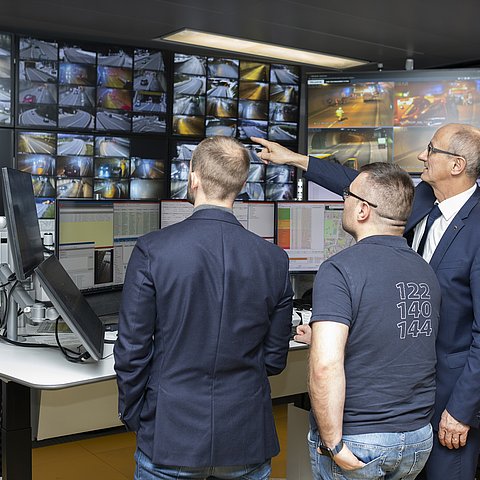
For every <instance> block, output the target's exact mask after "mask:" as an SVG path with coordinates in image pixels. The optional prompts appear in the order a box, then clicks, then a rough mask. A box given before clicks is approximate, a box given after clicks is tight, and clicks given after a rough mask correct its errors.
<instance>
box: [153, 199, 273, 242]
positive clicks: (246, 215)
mask: <svg viewBox="0 0 480 480" xmlns="http://www.w3.org/2000/svg"><path fill="white" fill-rule="evenodd" d="M192 213H193V205H192V204H191V203H189V202H187V201H186V200H162V202H161V213H160V228H165V227H168V226H170V225H173V224H175V223H178V222H181V221H183V220H185V219H187V218H188V217H189V216H190V215H191V214H192ZM233 214H234V215H235V217H236V218H237V220H238V221H239V222H240V223H241V224H242V225H243V226H244V227H245V228H246V229H247V230H250V231H251V232H253V233H255V234H257V235H258V236H260V237H262V238H264V239H265V240H268V241H269V242H274V240H275V204H274V202H251V201H249V202H235V203H234V204H233Z"/></svg>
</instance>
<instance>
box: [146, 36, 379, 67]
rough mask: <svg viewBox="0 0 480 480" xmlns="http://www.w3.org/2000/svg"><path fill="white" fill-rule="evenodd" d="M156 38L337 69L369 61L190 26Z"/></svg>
mask: <svg viewBox="0 0 480 480" xmlns="http://www.w3.org/2000/svg"><path fill="white" fill-rule="evenodd" d="M155 40H157V41H167V42H173V43H181V44H184V45H193V46H195V47H205V48H209V49H213V50H223V51H228V52H233V53H243V54H245V55H255V56H258V57H266V58H269V59H278V60H286V61H288V62H294V63H303V64H306V65H316V66H320V67H327V68H335V69H345V68H351V67H357V66H359V65H365V64H367V63H369V62H368V61H365V60H357V59H354V58H346V57H337V56H335V55H327V54H325V53H317V52H311V51H307V50H300V49H297V48H288V47H282V46H280V45H274V44H272V43H263V42H254V41H253V40H244V39H242V38H237V37H230V36H227V35H217V34H213V33H206V32H200V31H198V30H190V29H188V28H186V29H183V30H180V31H178V32H173V33H169V34H167V35H164V36H163V37H159V38H156V39H155Z"/></svg>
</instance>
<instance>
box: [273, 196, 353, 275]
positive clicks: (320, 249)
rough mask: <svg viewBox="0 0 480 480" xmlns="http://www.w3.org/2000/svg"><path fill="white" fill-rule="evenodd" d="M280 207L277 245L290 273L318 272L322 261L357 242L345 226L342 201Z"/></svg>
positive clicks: (283, 205) (278, 208)
mask: <svg viewBox="0 0 480 480" xmlns="http://www.w3.org/2000/svg"><path fill="white" fill-rule="evenodd" d="M276 208H277V245H279V246H280V247H282V248H283V249H284V250H285V251H286V252H287V254H288V257H289V259H290V271H291V272H316V271H317V270H318V267H319V266H320V264H321V263H322V262H323V261H324V260H326V259H327V258H329V257H331V256H332V255H334V254H335V253H337V252H339V251H340V250H343V249H344V248H346V247H349V246H350V245H352V244H353V243H354V240H353V237H352V236H351V235H350V234H348V233H347V232H345V231H344V230H343V228H342V213H343V203H342V202H305V203H301V202H295V203H289V202H282V203H278V204H277V205H276Z"/></svg>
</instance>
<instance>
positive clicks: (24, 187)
mask: <svg viewBox="0 0 480 480" xmlns="http://www.w3.org/2000/svg"><path fill="white" fill-rule="evenodd" d="M2 192H3V201H4V208H5V217H6V218H7V231H8V238H9V244H10V250H11V252H12V263H13V265H11V267H12V269H13V271H14V272H15V274H16V276H17V279H18V280H25V279H26V278H28V277H29V276H30V275H31V274H32V273H33V270H34V268H35V267H37V266H38V265H39V264H40V263H41V262H42V261H43V243H42V237H41V235H40V228H39V225H38V219H37V210H36V207H35V198H34V196H33V186H32V177H31V175H30V174H28V173H25V172H20V171H19V170H14V169H12V168H8V167H4V168H2Z"/></svg>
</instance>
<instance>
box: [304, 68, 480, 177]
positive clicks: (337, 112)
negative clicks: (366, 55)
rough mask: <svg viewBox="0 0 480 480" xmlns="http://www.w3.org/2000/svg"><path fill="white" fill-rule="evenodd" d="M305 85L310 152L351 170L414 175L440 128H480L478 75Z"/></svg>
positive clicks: (315, 77)
mask: <svg viewBox="0 0 480 480" xmlns="http://www.w3.org/2000/svg"><path fill="white" fill-rule="evenodd" d="M307 85H308V152H309V154H311V155H312V156H316V157H318V158H325V159H328V160H330V161H333V162H338V163H341V164H343V165H348V166H350V167H353V168H359V167H361V166H362V165H365V164H367V163H372V162H378V161H380V162H393V163H397V164H398V165H400V166H401V167H402V168H404V169H406V170H407V171H408V172H410V173H420V172H421V171H422V169H423V165H422V162H420V161H418V159H417V156H418V154H419V153H420V152H421V151H423V150H424V149H425V147H426V145H427V144H428V142H429V141H430V139H431V138H432V135H433V133H434V132H435V130H436V129H437V128H438V127H439V126H441V125H443V124H445V123H469V124H472V125H476V126H480V108H479V106H480V72H479V71H478V70H432V71H427V70H425V71H421V70H419V71H405V72H381V71H380V72H369V73H351V74H349V75H348V76H347V75H345V76H339V75H338V74H331V75H325V74H311V75H310V76H309V77H308V79H307Z"/></svg>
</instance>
